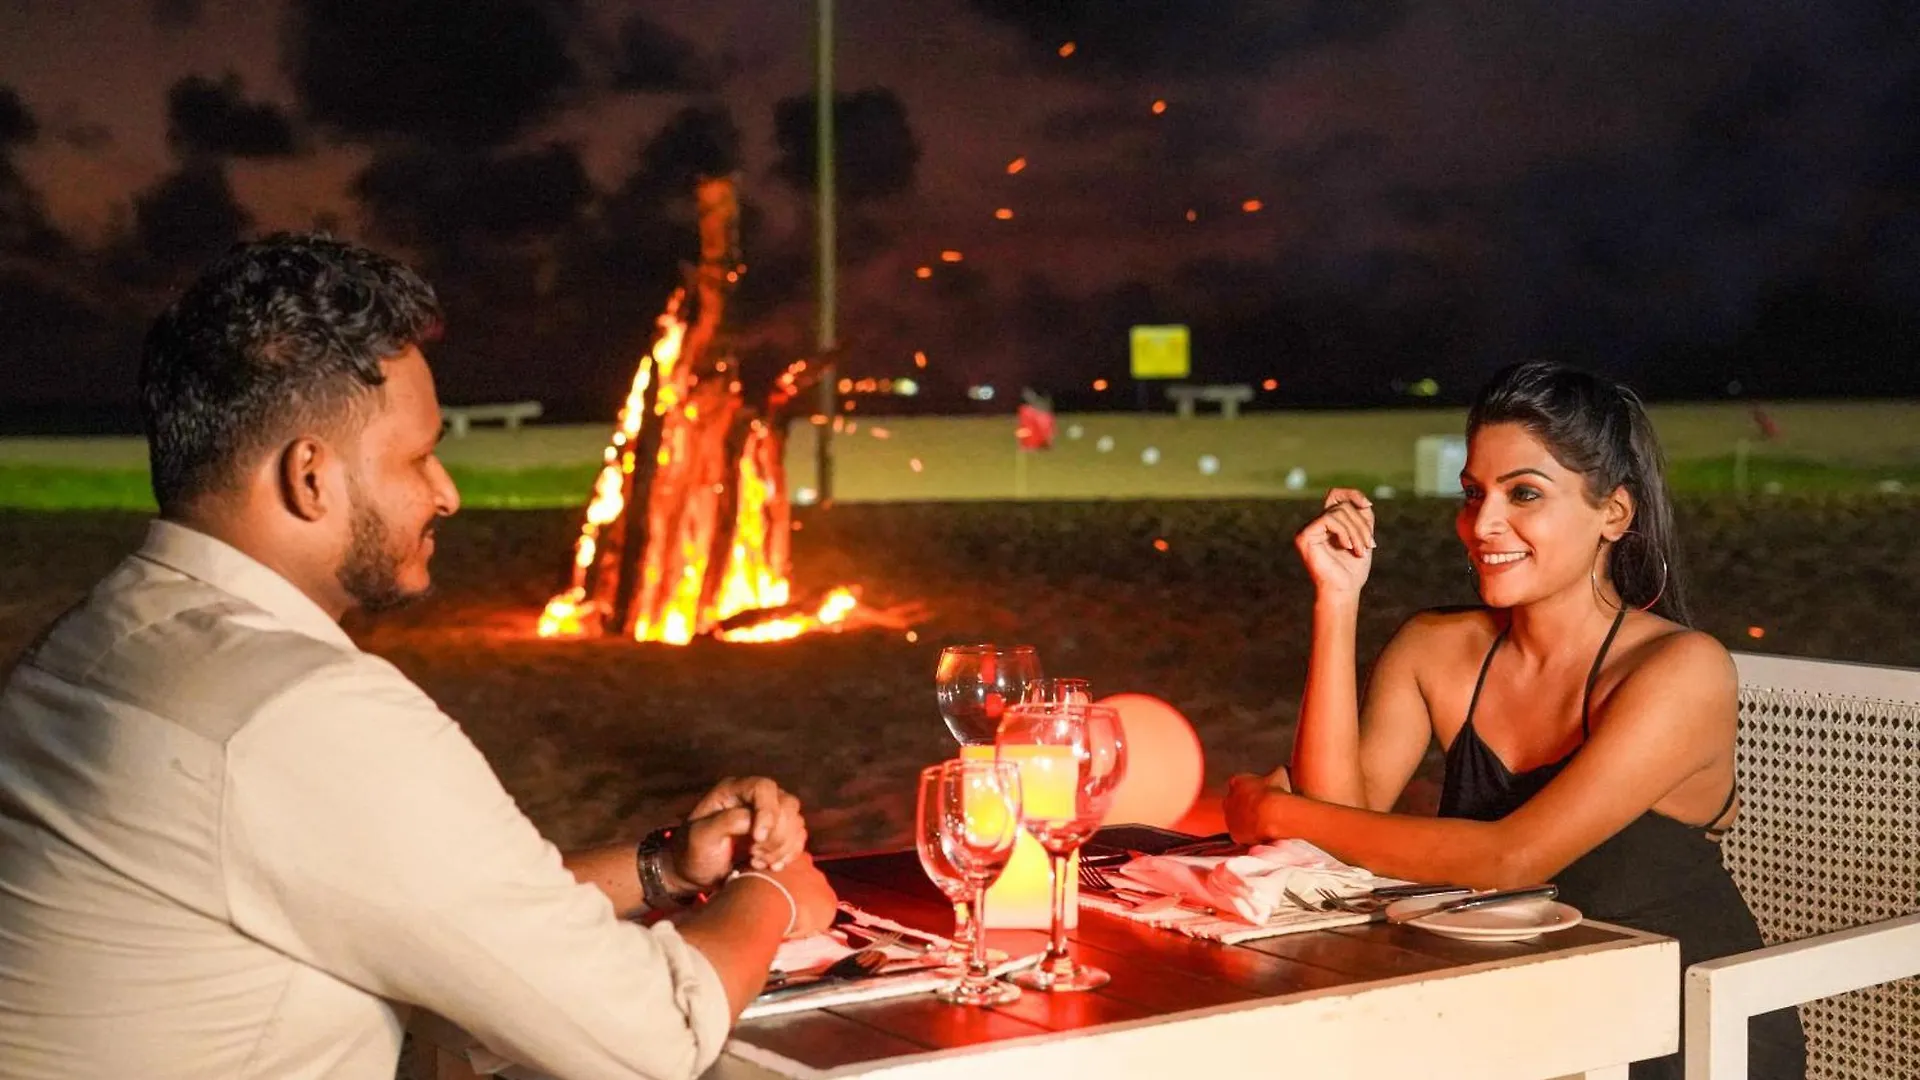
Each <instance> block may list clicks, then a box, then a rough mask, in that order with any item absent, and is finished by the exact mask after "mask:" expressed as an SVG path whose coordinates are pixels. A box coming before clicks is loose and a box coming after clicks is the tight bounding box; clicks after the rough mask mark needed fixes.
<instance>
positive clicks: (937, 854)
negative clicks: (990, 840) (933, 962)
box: [913, 765, 980, 967]
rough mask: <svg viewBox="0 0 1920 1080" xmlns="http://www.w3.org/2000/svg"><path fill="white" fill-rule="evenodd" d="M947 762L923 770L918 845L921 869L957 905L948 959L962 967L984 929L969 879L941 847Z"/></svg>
mask: <svg viewBox="0 0 1920 1080" xmlns="http://www.w3.org/2000/svg"><path fill="white" fill-rule="evenodd" d="M944 767H945V766H944V765H929V766H927V767H926V768H924V769H921V770H920V794H919V798H918V800H917V801H916V803H915V806H916V811H915V814H914V837H913V840H914V847H915V848H916V849H917V850H918V851H919V853H920V868H921V869H922V870H925V871H926V872H927V879H928V880H930V881H932V882H933V884H934V886H935V887H936V888H938V889H939V890H940V894H941V895H942V896H945V897H946V898H947V901H948V902H949V903H951V904H952V905H953V944H951V945H949V946H948V947H947V954H946V957H945V962H946V964H947V965H948V966H949V967H960V966H962V965H964V964H965V963H966V962H967V957H968V956H970V955H972V953H973V938H974V935H975V934H978V933H979V932H980V929H979V927H978V926H977V925H976V924H975V922H974V918H973V905H972V903H971V902H970V901H971V900H972V899H973V889H972V887H971V886H969V885H968V884H967V879H966V877H965V876H963V875H962V874H961V873H960V871H959V870H957V869H955V868H954V865H953V863H952V862H950V861H949V860H948V859H947V853H946V850H945V849H944V848H943V847H942V846H941V841H940V835H941V824H940V823H941V813H940V794H939V791H940V771H941V769H942V768H944Z"/></svg>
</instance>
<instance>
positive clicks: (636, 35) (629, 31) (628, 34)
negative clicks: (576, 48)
mask: <svg viewBox="0 0 1920 1080" xmlns="http://www.w3.org/2000/svg"><path fill="white" fill-rule="evenodd" d="M719 83H720V76H719V73H718V72H717V71H716V70H715V65H714V64H712V63H710V62H709V61H707V60H706V59H704V58H703V57H702V56H701V54H700V50H699V48H698V47H696V46H695V45H694V44H693V43H692V42H690V41H688V40H687V39H686V38H683V37H681V36H680V35H678V34H676V33H674V32H673V31H671V30H668V29H667V28H666V27H663V26H661V25H660V24H659V23H656V22H654V21H653V20H652V19H649V18H647V17H646V16H645V15H633V16H630V17H629V18H628V19H627V21H626V22H624V23H622V24H621V26H620V43H619V53H618V56H617V59H616V62H615V67H614V73H613V85H614V89H616V90H631V91H635V92H637V93H643V94H690V93H703V92H706V91H709V90H712V89H714V88H715V87H716V86H718V85H719Z"/></svg>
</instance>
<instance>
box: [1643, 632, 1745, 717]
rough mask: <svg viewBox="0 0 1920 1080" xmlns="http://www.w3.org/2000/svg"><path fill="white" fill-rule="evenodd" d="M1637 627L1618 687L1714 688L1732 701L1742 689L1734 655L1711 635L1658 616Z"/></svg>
mask: <svg viewBox="0 0 1920 1080" xmlns="http://www.w3.org/2000/svg"><path fill="white" fill-rule="evenodd" d="M1643 618H1644V619H1645V620H1647V621H1646V622H1645V623H1644V624H1643V625H1642V626H1639V627H1636V628H1635V629H1636V631H1637V634H1636V640H1635V641H1634V643H1633V644H1632V646H1631V647H1630V648H1629V649H1627V650H1626V655H1625V656H1624V657H1622V659H1623V660H1625V663H1623V664H1622V665H1621V670H1620V672H1619V675H1618V677H1617V679H1616V680H1615V684H1616V685H1617V686H1626V685H1629V684H1633V685H1644V686H1650V687H1660V686H1676V685H1686V686H1688V687H1691V688H1696V689H1711V690H1712V691H1714V696H1715V697H1723V696H1724V697H1725V698H1726V699H1727V700H1728V701H1729V702H1730V701H1731V700H1732V699H1733V697H1734V695H1735V694H1736V693H1737V691H1738V689H1739V675H1738V673H1737V671H1736V670H1735V668H1734V666H1733V654H1732V653H1729V652H1728V651H1727V647H1726V646H1724V645H1722V644H1720V642H1719V641H1718V640H1717V639H1716V638H1714V636H1713V635H1712V634H1709V633H1706V632H1705V631H1702V630H1695V629H1693V628H1691V627H1687V626H1682V625H1681V624H1679V623H1675V622H1671V621H1669V620H1667V619H1662V618H1659V617H1658V616H1653V615H1646V616H1643Z"/></svg>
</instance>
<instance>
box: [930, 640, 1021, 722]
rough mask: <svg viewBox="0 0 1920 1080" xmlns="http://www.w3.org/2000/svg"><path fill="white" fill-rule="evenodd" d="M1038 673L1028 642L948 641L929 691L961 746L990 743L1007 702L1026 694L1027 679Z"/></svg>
mask: <svg viewBox="0 0 1920 1080" xmlns="http://www.w3.org/2000/svg"><path fill="white" fill-rule="evenodd" d="M1040 677H1041V671H1040V655H1039V654H1038V653H1036V652H1034V651H1033V646H1031V645H1007V646H993V645H949V646H947V647H946V648H944V649H941V650H940V666H939V667H937V668H935V669H934V674H933V694H934V699H935V700H936V701H938V702H939V705H940V718H941V719H942V720H945V721H946V722H947V730H948V731H951V732H952V733H953V737H954V739H956V740H957V741H958V742H959V743H960V745H961V746H992V745H993V735H994V732H996V731H998V730H999V729H1000V717H1001V716H1002V715H1003V714H1004V713H1005V712H1006V708H1007V706H1009V705H1014V704H1017V703H1019V702H1020V701H1023V700H1025V698H1026V694H1027V686H1028V684H1029V683H1032V682H1033V681H1034V680H1036V679H1039V678H1040Z"/></svg>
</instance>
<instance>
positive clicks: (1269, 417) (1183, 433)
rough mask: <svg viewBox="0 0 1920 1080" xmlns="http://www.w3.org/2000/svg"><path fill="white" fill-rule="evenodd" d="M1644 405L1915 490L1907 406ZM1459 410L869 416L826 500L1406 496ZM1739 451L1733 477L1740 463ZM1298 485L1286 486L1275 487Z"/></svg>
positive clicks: (801, 466) (531, 476)
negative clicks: (1044, 419)
mask: <svg viewBox="0 0 1920 1080" xmlns="http://www.w3.org/2000/svg"><path fill="white" fill-rule="evenodd" d="M1760 408H1764V410H1765V413H1766V415H1767V416H1768V418H1769V420H1770V421H1771V423H1772V425H1773V431H1772V436H1771V437H1770V438H1765V439H1763V438H1761V437H1760V432H1759V426H1758V424H1757V422H1756V419H1755V411H1756V407H1755V406H1752V405H1746V404H1699V405H1666V406H1655V407H1653V408H1652V409H1651V410H1650V412H1651V414H1652V416H1653V419H1654V424H1655V426H1656V427H1657V428H1658V429H1659V431H1660V436H1661V439H1662V442H1663V443H1664V444H1665V446H1666V449H1667V454H1668V457H1669V460H1670V462H1671V466H1670V473H1669V475H1670V477H1671V479H1672V483H1673V487H1674V490H1675V491H1676V492H1679V493H1682V494H1688V493H1698V494H1706V495H1727V494H1741V493H1745V494H1754V495H1768V494H1807V493H1813V494H1818V493H1866V494H1872V493H1885V492H1888V491H1894V490H1905V491H1915V490H1920V403H1914V402H1809V403H1782V404H1774V405H1767V406H1762V407H1760ZM1463 419H1464V416H1463V414H1462V413H1461V412H1460V411H1459V410H1447V409H1435V410H1377V411H1352V412H1315V413H1286V412H1259V413H1249V414H1244V415H1242V416H1241V417H1240V418H1239V419H1238V420H1235V421H1231V422H1229V421H1226V420H1222V419H1220V418H1219V417H1213V416H1200V417H1195V418H1193V419H1190V420H1179V419H1176V418H1174V417H1172V416H1167V415H1163V414H1142V413H1070V414H1062V415H1061V416H1060V418H1059V433H1058V437H1057V440H1056V442H1055V445H1054V447H1053V448H1052V449H1050V450H1048V451H1045V452H1043V453H1033V454H1023V453H1021V452H1019V451H1017V450H1016V449H1015V447H1014V440H1013V421H1012V418H1011V417H1003V416H965V417H875V418H868V419H862V420H859V421H856V422H855V423H854V424H853V425H852V426H851V427H850V428H849V429H848V430H846V431H844V432H842V433H841V434H839V435H837V436H835V438H834V443H833V446H834V460H835V496H836V498H837V499H839V500H840V501H842V502H944V501H971V500H982V501H1004V500H1010V499H1022V498H1025V499H1088V498H1095V499H1098V498H1117V499H1169V498H1171V499H1193V498H1199V499H1229V498H1231V499H1245V498H1287V497H1293V498H1314V497H1318V496H1319V494H1320V493H1321V492H1324V491H1325V490H1326V489H1327V488H1329V487H1334V486H1345V487H1360V488H1364V489H1367V490H1372V489H1374V488H1377V487H1379V486H1382V485H1386V486H1390V487H1392V488H1394V489H1396V490H1397V491H1400V492H1403V493H1405V492H1410V491H1411V490H1412V489H1413V487H1414V475H1413V471H1414V452H1413V447H1414V443H1415V441H1416V440H1417V439H1419V438H1421V437H1422V436H1427V435H1442V434H1453V433H1457V432H1458V431H1459V430H1460V427H1461V424H1462V421H1463ZM606 437H607V429H606V428H605V427H603V426H600V425H592V424H575V425H534V426H531V427H527V428H523V429H521V430H519V431H516V432H508V431H503V430H499V429H490V428H483V429H475V430H474V431H473V432H472V433H470V434H469V435H468V436H466V437H465V438H461V439H449V440H447V441H446V442H444V443H443V444H442V448H441V457H442V459H443V460H444V461H446V463H447V467H448V469H449V470H450V471H451V472H452V473H453V475H454V478H455V480H456V481H457V482H458V483H459V485H460V491H461V496H462V499H463V500H464V502H465V504H466V505H467V506H469V507H472V508H475V509H528V508H539V507H571V506H582V505H584V504H585V503H586V500H587V496H588V493H589V490H590V488H591V485H592V483H593V477H594V474H595V472H596V470H597V469H598V463H599V460H600V455H601V452H602V449H603V448H604V446H605V443H606ZM815 437H816V429H815V428H813V427H812V426H811V425H809V424H804V423H802V424H797V425H795V426H794V427H793V429H792V432H791V437H790V441H789V445H788V452H787V462H788V470H789V480H790V482H791V485H792V487H793V489H794V490H796V491H801V490H804V489H808V488H813V487H815V486H817V485H816V480H815V477H814V468H813V464H814V440H815ZM1743 458H1744V475H1742V473H1743V465H1742V459H1743ZM145 462H146V449H145V446H144V444H143V443H142V442H141V440H139V439H137V438H131V439H130V438H95V439H83V438H66V439H46V438H43V439H0V507H15V508H21V509H42V510H46V509H72V510H80V509H89V510H107V509H125V510H151V509H152V506H153V503H152V498H151V496H150V495H149V493H148V490H147V480H146V470H145ZM1290 475H1291V476H1293V477H1295V478H1297V479H1299V480H1300V482H1299V483H1297V484H1292V483H1289V477H1290Z"/></svg>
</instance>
